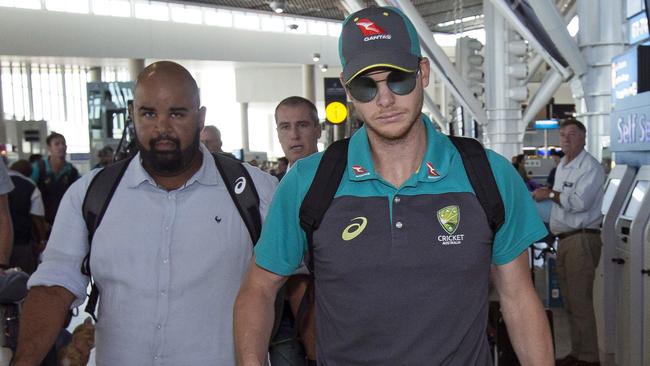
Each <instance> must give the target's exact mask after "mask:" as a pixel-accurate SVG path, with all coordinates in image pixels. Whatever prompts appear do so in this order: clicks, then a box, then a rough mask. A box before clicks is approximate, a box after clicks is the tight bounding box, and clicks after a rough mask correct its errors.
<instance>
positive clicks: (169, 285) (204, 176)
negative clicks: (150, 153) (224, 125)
mask: <svg viewBox="0 0 650 366" xmlns="http://www.w3.org/2000/svg"><path fill="white" fill-rule="evenodd" d="M201 151H202V153H203V164H202V166H201V168H200V170H199V171H198V172H197V173H196V174H194V176H193V177H192V178H190V179H189V180H188V181H187V183H186V184H185V185H183V186H182V187H180V188H178V189H176V190H173V191H166V190H164V189H161V188H159V187H158V186H157V185H156V183H155V182H154V180H153V179H152V178H151V176H149V174H148V173H147V172H146V171H145V170H144V169H143V167H142V165H141V164H140V161H139V156H136V158H135V159H133V161H132V162H131V163H130V164H129V167H128V168H127V170H126V172H125V174H124V177H123V178H122V181H121V183H120V185H119V187H118V188H117V190H116V191H115V194H114V195H113V198H112V200H111V203H110V205H109V207H108V209H107V211H106V214H105V215H104V217H103V219H102V223H101V225H100V226H99V228H98V229H97V231H96V232H95V237H94V239H93V246H92V256H91V262H90V265H91V269H92V273H93V276H94V279H95V281H96V283H97V285H98V287H99V290H100V300H99V307H98V318H99V320H98V323H97V328H96V329H97V330H96V345H97V349H96V362H97V365H137V366H143V365H234V364H235V357H234V343H233V335H232V322H233V319H232V312H233V304H234V300H235V296H236V295H237V291H238V290H239V286H240V283H241V281H242V279H243V276H244V274H245V272H246V270H247V269H248V266H249V263H250V261H251V255H252V243H251V239H250V236H249V233H248V231H247V229H246V226H245V224H244V223H243V221H242V219H241V217H240V215H239V213H238V211H237V209H236V207H235V205H234V203H233V201H232V199H231V197H230V195H229V194H228V192H227V190H226V187H225V185H224V182H223V180H222V178H221V176H220V175H219V173H218V172H217V169H216V166H215V163H214V160H213V158H212V157H211V156H210V155H209V152H208V151H207V149H205V147H203V146H202V145H201ZM246 168H247V169H248V171H249V173H250V175H251V177H252V178H253V181H254V182H255V187H256V189H257V192H258V194H259V197H260V211H261V213H262V217H264V216H265V215H266V211H267V207H268V205H269V203H270V200H271V197H272V195H273V191H274V189H275V186H276V185H277V180H276V179H275V178H274V177H272V176H270V175H268V174H266V173H264V172H262V171H261V170H259V169H257V168H254V167H251V166H249V165H246ZM97 171H98V170H97ZM97 171H93V172H91V173H89V174H87V175H86V176H84V177H82V178H81V179H80V180H79V181H78V182H76V183H74V184H73V185H72V186H71V187H70V189H69V190H68V191H67V192H66V194H65V196H64V197H63V200H62V201H61V206H60V208H59V211H58V214H57V217H56V220H55V223H54V228H53V231H52V235H51V237H50V240H49V242H48V246H47V249H46V251H45V253H44V262H43V263H42V264H41V265H40V267H39V268H38V270H37V272H36V273H35V274H34V275H33V276H32V278H31V279H30V281H29V286H30V287H31V286H40V285H44V286H51V285H59V286H63V287H65V288H67V289H68V290H70V291H71V292H72V293H73V294H75V296H76V297H77V299H76V301H75V303H74V305H75V306H78V305H79V304H81V303H82V302H83V300H84V299H85V297H86V288H87V285H88V278H87V277H86V276H83V275H82V274H81V272H80V267H81V263H82V260H83V258H84V256H85V255H86V253H87V250H88V244H87V230H86V227H85V224H84V220H83V217H82V212H81V206H82V202H83V199H84V195H85V192H86V189H87V187H88V184H89V183H90V181H91V179H92V176H94V174H96V173H97Z"/></svg>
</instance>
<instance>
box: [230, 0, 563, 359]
mask: <svg viewBox="0 0 650 366" xmlns="http://www.w3.org/2000/svg"><path fill="white" fill-rule="evenodd" d="M339 42H340V47H339V50H340V52H341V55H340V56H341V63H342V65H343V73H342V75H341V80H342V82H343V84H344V85H345V87H346V90H347V93H348V97H349V98H350V99H351V100H352V102H353V103H354V107H355V109H356V110H357V112H358V114H359V116H360V117H361V118H362V120H363V121H364V122H365V123H364V126H363V127H362V128H361V129H359V130H358V131H357V132H356V133H355V134H354V135H353V136H352V137H351V138H350V142H349V150H348V157H347V167H346V170H345V173H344V174H343V177H342V179H341V182H340V184H339V187H338V190H337V193H336V195H335V197H334V200H333V201H332V203H331V205H330V206H329V209H328V211H327V212H326V214H325V216H324V217H323V220H322V222H321V225H320V227H319V228H318V230H317V231H315V232H314V236H313V253H314V257H313V263H314V268H315V272H314V276H315V283H314V286H315V297H316V300H315V303H316V330H317V332H316V341H317V343H316V349H317V362H318V365H328V366H334V365H336V366H338V365H341V366H342V365H345V366H349V365H459V366H466V365H489V364H491V356H490V349H489V346H488V343H487V338H486V334H485V331H486V325H487V309H488V281H489V279H490V274H492V278H493V280H494V283H495V285H496V288H497V290H498V293H499V296H500V302H501V309H502V312H503V315H504V318H505V320H506V323H507V325H508V330H509V333H510V337H511V340H512V342H513V345H514V348H515V350H516V352H517V355H518V356H519V359H520V361H521V364H523V365H552V364H553V347H552V342H551V337H550V331H549V326H548V322H547V320H546V316H545V314H544V310H543V308H542V305H541V303H540V301H539V298H538V297H537V295H536V293H535V291H534V289H533V286H532V283H531V280H530V272H529V267H528V255H527V251H526V249H527V247H528V246H529V245H530V243H532V242H535V241H536V240H537V239H539V238H541V237H543V236H545V235H546V230H545V228H544V226H543V224H542V222H541V220H540V219H539V218H538V217H537V215H536V213H535V206H534V203H533V201H532V199H531V198H530V194H529V193H528V191H527V189H526V187H525V186H524V185H523V183H522V181H521V178H519V176H518V174H517V172H516V171H515V170H514V169H513V168H512V166H511V164H510V162H509V161H507V160H506V159H504V158H503V157H502V156H500V155H498V154H496V153H494V152H492V151H487V156H488V160H489V163H490V167H491V168H492V171H493V173H494V176H495V178H496V183H497V186H498V189H499V192H500V194H501V198H502V201H503V204H504V211H505V220H504V222H503V224H502V225H501V226H500V228H499V229H498V231H496V232H495V233H493V232H492V230H491V228H490V226H489V225H488V220H487V218H486V215H485V213H484V211H483V210H482V208H481V205H480V203H479V202H478V199H477V198H476V196H475V194H474V193H473V192H474V191H473V189H472V186H471V183H470V182H469V181H468V178H467V174H466V173H465V169H464V167H463V162H462V159H461V158H460V155H459V153H458V151H457V150H456V148H455V147H454V145H453V144H452V142H451V141H450V140H449V138H448V137H447V136H445V135H442V134H441V133H439V132H436V131H435V129H434V128H433V126H432V123H431V121H430V120H429V119H428V118H427V117H426V116H424V115H423V114H422V113H421V109H422V102H423V93H424V88H425V87H426V86H427V85H428V83H429V61H428V60H427V59H426V58H422V57H421V55H420V46H419V42H418V38H417V34H416V32H415V29H414V28H413V25H412V24H411V22H410V21H409V20H408V19H407V18H406V16H405V15H404V14H403V13H402V12H401V11H399V10H398V9H395V8H390V7H385V8H379V7H373V8H367V9H363V10H361V11H359V12H356V13H354V14H352V15H350V16H349V17H348V18H347V19H346V20H345V21H344V23H343V28H342V34H341V38H340V40H339ZM321 158H322V153H318V154H314V155H311V156H309V157H307V158H305V159H302V160H300V161H298V162H297V163H296V164H295V166H294V167H293V168H292V169H291V170H290V171H289V172H288V173H287V175H286V176H285V177H284V179H283V181H282V184H281V185H280V188H279V189H278V191H277V192H276V195H275V197H274V198H273V202H272V204H271V207H270V209H269V215H268V216H267V221H266V222H265V224H264V228H263V231H262V236H261V239H260V240H259V241H258V244H257V246H256V248H255V264H254V265H252V266H251V268H250V270H249V273H248V275H247V278H246V279H245V281H244V283H243V285H242V288H241V289H240V292H239V295H238V298H237V301H236V303H235V346H236V350H237V359H238V363H239V365H246V366H248V365H262V364H263V363H264V361H265V355H266V350H267V343H268V338H269V334H270V331H271V326H272V324H273V300H274V297H275V293H276V292H277V289H278V288H279V287H280V286H281V285H282V284H283V283H284V281H285V280H286V278H287V276H289V275H291V274H292V273H293V271H294V270H295V269H296V268H297V267H298V266H299V265H300V263H301V260H302V259H303V255H304V254H305V251H306V250H307V240H306V236H305V232H304V231H303V230H302V229H301V227H300V225H299V222H298V221H299V220H298V213H299V209H300V205H301V201H302V200H303V198H304V197H305V194H306V192H307V190H308V189H309V184H308V182H311V181H312V180H313V177H314V174H315V172H316V170H317V168H318V165H319V162H320V160H321ZM306 182H307V183H306Z"/></svg>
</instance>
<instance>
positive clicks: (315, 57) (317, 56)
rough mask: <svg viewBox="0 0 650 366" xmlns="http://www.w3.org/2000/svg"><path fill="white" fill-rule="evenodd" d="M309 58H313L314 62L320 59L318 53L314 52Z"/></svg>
mask: <svg viewBox="0 0 650 366" xmlns="http://www.w3.org/2000/svg"><path fill="white" fill-rule="evenodd" d="M311 59H312V60H314V62H318V61H320V53H314V54H313V55H312V56H311Z"/></svg>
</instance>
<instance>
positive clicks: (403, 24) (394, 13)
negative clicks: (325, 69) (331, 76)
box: [339, 7, 422, 84]
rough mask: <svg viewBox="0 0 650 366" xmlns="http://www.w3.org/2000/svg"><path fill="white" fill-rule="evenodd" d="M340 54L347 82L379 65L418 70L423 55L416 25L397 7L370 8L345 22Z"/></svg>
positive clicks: (404, 69) (360, 11) (340, 38)
mask: <svg viewBox="0 0 650 366" xmlns="http://www.w3.org/2000/svg"><path fill="white" fill-rule="evenodd" d="M339 56H340V57H341V65H342V66H343V80H344V81H345V83H346V84H347V83H348V82H350V80H352V79H354V78H355V77H357V76H358V75H360V74H361V73H363V72H365V71H367V70H370V69H372V68H376V67H389V68H393V69H397V70H402V71H407V72H415V71H417V69H418V65H419V62H420V58H421V57H422V54H421V53H420V41H419V39H418V35H417V32H416V31H415V27H414V26H413V23H411V21H410V20H409V19H408V18H407V17H406V15H404V13H402V12H401V11H400V10H399V9H397V8H394V7H370V8H365V9H362V10H359V11H357V12H356V13H353V14H350V15H349V16H348V17H347V18H345V20H344V21H343V27H342V30H341V37H339Z"/></svg>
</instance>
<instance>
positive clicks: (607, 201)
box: [600, 178, 621, 215]
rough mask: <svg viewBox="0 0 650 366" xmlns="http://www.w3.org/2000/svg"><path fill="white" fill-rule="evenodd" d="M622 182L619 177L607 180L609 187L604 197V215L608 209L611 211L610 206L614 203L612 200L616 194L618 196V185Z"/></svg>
mask: <svg viewBox="0 0 650 366" xmlns="http://www.w3.org/2000/svg"><path fill="white" fill-rule="evenodd" d="M620 184H621V180H620V179H618V178H614V179H610V180H609V181H608V182H607V188H605V196H604V197H603V205H602V209H601V211H600V212H602V214H603V215H606V214H607V211H609V207H610V206H611V205H612V201H613V200H614V196H616V192H617V191H618V186H619V185H620Z"/></svg>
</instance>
